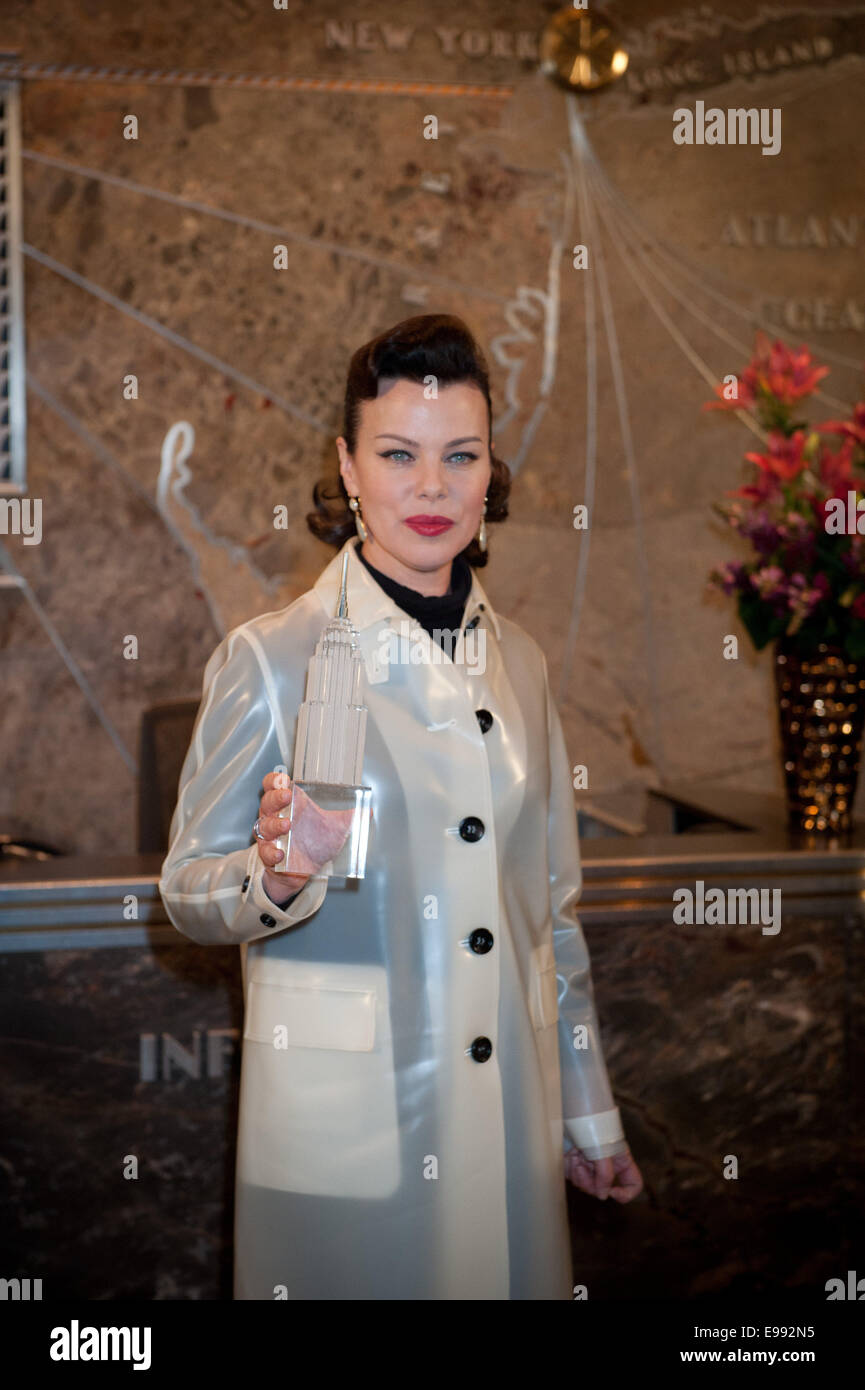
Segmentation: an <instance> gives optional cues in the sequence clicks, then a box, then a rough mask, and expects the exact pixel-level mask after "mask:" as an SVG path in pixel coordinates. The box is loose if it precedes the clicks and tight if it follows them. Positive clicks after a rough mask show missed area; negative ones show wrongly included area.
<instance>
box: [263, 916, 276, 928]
mask: <svg viewBox="0 0 865 1390" xmlns="http://www.w3.org/2000/svg"><path fill="white" fill-rule="evenodd" d="M259 921H260V922H261V925H262V926H263V927H275V926H276V918H275V917H271V915H270V913H269V912H263V913H262V914H261V917H260V918H259Z"/></svg>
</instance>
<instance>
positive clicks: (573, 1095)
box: [544, 661, 628, 1158]
mask: <svg viewBox="0 0 865 1390" xmlns="http://www.w3.org/2000/svg"><path fill="white" fill-rule="evenodd" d="M544 680H545V684H546V700H547V730H548V735H549V758H550V807H549V828H548V844H549V868H550V900H551V910H552V919H553V951H554V954H555V959H556V983H557V987H558V998H559V1025H558V1026H559V1056H560V1061H561V1074H562V1115H563V1118H564V1127H565V1136H566V1138H567V1139H569V1140H570V1141H571V1142H572V1143H573V1145H574V1146H575V1147H576V1148H578V1149H581V1150H582V1152H583V1153H584V1154H585V1155H586V1157H587V1158H603V1157H605V1156H607V1155H608V1154H615V1153H623V1152H624V1151H625V1150H626V1149H627V1147H628V1144H627V1140H626V1139H625V1135H624V1130H623V1128H622V1121H621V1116H620V1114H619V1111H618V1108H617V1106H616V1104H615V1101H614V1099H613V1093H612V1089H611V1087H610V1079H609V1076H608V1075H607V1067H606V1063H605V1061H604V1053H603V1048H602V1045H601V1035H600V1028H599V1025H598V1016H597V1012H596V1010H595V1000H594V991H593V988H592V970H591V961H590V959H589V950H588V946H587V945H586V940H585V937H584V935H583V929H582V927H581V926H580V923H579V920H578V919H577V918H576V917H575V916H574V913H573V909H574V907H575V905H576V903H577V901H578V900H579V897H580V893H581V892H582V887H583V873H582V865H581V860H580V846H579V838H578V834H577V816H576V809H575V807H574V793H573V783H572V781H571V770H570V763H569V761H568V754H567V749H566V747H565V739H564V734H563V732H562V723H561V719H560V717H559V712H558V710H557V709H556V705H555V702H554V700H553V697H552V694H551V692H550V682H549V674H548V672H547V667H546V661H545V662H544ZM566 1147H570V1146H569V1145H566Z"/></svg>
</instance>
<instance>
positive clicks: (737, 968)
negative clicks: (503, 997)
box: [0, 789, 865, 1301]
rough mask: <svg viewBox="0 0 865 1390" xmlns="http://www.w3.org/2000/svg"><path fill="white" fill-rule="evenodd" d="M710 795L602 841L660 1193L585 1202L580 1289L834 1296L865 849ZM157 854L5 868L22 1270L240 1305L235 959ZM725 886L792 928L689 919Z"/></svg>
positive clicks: (852, 1139)
mask: <svg viewBox="0 0 865 1390" xmlns="http://www.w3.org/2000/svg"><path fill="white" fill-rule="evenodd" d="M689 797H690V794H689V793H688V792H687V790H682V791H680V792H677V791H675V790H674V789H668V790H667V791H666V792H665V793H664V795H663V797H659V798H658V805H657V807H656V808H655V810H656V811H657V816H656V821H655V823H656V825H660V826H661V828H663V826H664V820H665V818H666V822H667V833H651V834H644V835H641V836H638V837H634V836H629V835H624V834H619V835H599V834H597V833H591V834H590V833H585V834H584V836H583V838H582V857H583V873H584V888H583V895H582V898H581V902H580V906H579V917H580V921H581V922H582V925H583V928H584V930H585V932H586V936H587V939H588V941H589V945H590V948H591V952H592V960H593V974H594V980H595V992H596V997H597V1001H598V1008H599V1013H600V1017H601V1023H602V1028H603V1035H604V1042H605V1048H606V1056H607V1062H608V1066H609V1070H610V1073H611V1077H612V1080H613V1085H614V1089H615V1091H616V1096H617V1100H618V1103H619V1105H620V1107H621V1110H622V1113H623V1117H624V1121H625V1127H626V1131H627V1134H628V1138H629V1140H630V1144H631V1148H632V1150H633V1152H634V1154H635V1156H636V1158H637V1160H638V1162H639V1164H640V1166H641V1169H642V1171H643V1174H644V1177H645V1180H646V1193H645V1194H644V1195H643V1196H642V1197H641V1198H640V1199H639V1200H638V1201H637V1202H634V1203H631V1204H630V1205H629V1206H627V1207H623V1208H619V1207H618V1206H616V1205H614V1204H613V1203H610V1202H606V1203H599V1202H597V1201H594V1200H593V1199H591V1198H589V1197H587V1196H585V1195H584V1194H582V1193H579V1192H577V1191H576V1190H574V1189H569V1203H570V1211H571V1217H572V1229H573V1247H574V1273H575V1281H576V1282H579V1283H584V1284H587V1285H588V1288H589V1296H590V1297H594V1298H611V1299H630V1298H641V1297H648V1296H654V1297H676V1298H679V1297H682V1298H689V1299H699V1298H701V1297H704V1296H710V1295H718V1294H729V1295H735V1294H748V1295H752V1294H758V1295H759V1294H763V1293H765V1294H773V1293H783V1294H784V1297H785V1298H788V1297H792V1298H794V1299H798V1298H802V1299H803V1300H805V1301H807V1300H808V1299H813V1298H815V1297H818V1298H820V1299H821V1301H822V1299H823V1298H825V1295H824V1294H823V1293H822V1286H823V1284H824V1283H825V1281H826V1279H829V1278H833V1277H839V1276H842V1277H843V1276H845V1272H846V1270H847V1269H848V1268H856V1267H857V1266H856V1260H857V1259H858V1260H860V1263H861V1251H862V1249H863V1234H865V1232H863V1225H865V1221H863V1210H865V1200H863V1198H865V1192H863V1185H865V1184H863V1176H862V1174H863V1164H862V1158H863V1153H862V1150H863V1124H862V1118H861V1106H860V1104H859V1103H858V1102H857V1101H856V1099H855V1098H856V1097H857V1095H858V1096H860V1097H861V1094H862V1079H863V1076H862V1071H863V1047H862V1042H863V1026H865V1025H863V1007H862V1002H863V1001H862V994H863V963H865V933H863V888H865V837H863V836H862V835H861V833H858V832H857V834H856V835H854V836H853V838H852V842H851V843H850V844H849V845H848V846H846V847H843V848H811V849H808V848H804V849H803V848H801V847H794V846H793V845H791V843H790V842H789V839H788V837H787V836H786V832H785V830H784V828H783V823H782V817H776V818H775V820H773V819H772V817H771V816H766V815H763V816H762V817H761V819H762V825H761V827H760V828H758V829H755V828H751V829H747V828H742V825H741V824H740V825H738V826H737V828H735V829H727V830H719V829H718V826H719V825H720V824H722V823H723V817H722V816H721V813H720V812H719V811H718V806H717V804H716V805H715V807H714V810H713V809H712V807H711V806H710V804H709V803H710V802H711V798H710V797H706V796H704V797H703V799H702V802H701V801H700V798H697V800H696V803H694V804H692V802H691V800H690V799H689ZM722 799H723V796H722ZM738 804H739V803H738V802H737V805H738ZM701 806H702V810H701ZM707 808H708V809H707ZM677 817H679V824H681V823H682V822H684V823H686V824H687V826H688V831H689V833H675V825H676V821H677ZM689 817H690V819H689ZM732 823H733V822H732V820H728V821H727V824H728V825H730V824H732ZM598 824H599V823H598V822H596V823H595V824H594V827H593V828H594V830H595V831H596V830H597V826H598ZM161 859H162V856H161V855H138V856H129V857H120V858H116V859H107V860H106V859H104V858H99V859H90V858H54V859H47V860H44V861H21V862H7V863H5V864H3V863H2V861H0V956H2V976H0V995H2V1000H0V1007H2V1014H3V1018H4V1021H5V1026H4V1029H3V1035H4V1043H3V1052H4V1059H3V1060H4V1086H3V1099H2V1106H3V1110H4V1115H3V1124H2V1130H3V1133H4V1135H5V1139H4V1145H3V1154H4V1165H3V1171H2V1182H3V1185H4V1188H5V1192H4V1201H3V1211H4V1216H3V1229H2V1257H0V1264H2V1268H0V1275H3V1276H4V1277H7V1278H11V1277H14V1276H16V1275H17V1276H18V1277H20V1278H22V1279H24V1278H28V1277H29V1278H31V1279H42V1297H43V1298H44V1299H60V1298H86V1299H97V1300H112V1299H119V1298H132V1299H141V1300H152V1299H229V1298H230V1297H231V1224H232V1195H233V1178H234V1174H233V1163H234V1147H233V1146H234V1134H235V1125H236V1112H237V1084H238V1075H239V1047H240V1037H241V1032H242V998H241V983H240V960H239V952H238V950H237V948H236V947H204V946H201V945H199V944H197V943H194V942H192V941H189V940H187V939H186V938H185V937H183V936H181V935H180V934H179V933H178V932H177V931H176V930H175V929H174V927H173V926H172V925H171V924H170V922H169V921H168V919H167V917H166V915H165V912H164V909H163V906H162V903H161V899H160V896H159V890H158V876H159V871H160V867H161ZM698 884H702V885H703V887H702V889H698V888H697V886H696V885H698ZM712 888H720V889H722V890H723V894H724V900H725V902H727V903H729V902H737V903H740V904H744V903H746V902H747V901H750V902H751V903H754V902H757V903H758V904H759V902H760V900H761V899H760V896H759V895H760V894H761V893H763V894H764V895H766V896H764V897H763V899H762V901H763V902H764V903H766V904H768V905H771V904H772V903H773V902H775V903H776V904H780V909H781V911H780V917H779V919H778V921H777V925H778V929H777V930H773V922H772V919H771V918H770V917H769V916H767V917H766V919H765V920H762V921H761V920H759V918H757V919H754V920H750V921H749V920H742V917H741V915H740V917H739V919H738V920H736V921H733V922H731V921H730V920H729V919H727V920H725V921H724V922H722V923H719V922H717V921H715V922H711V921H709V920H698V917H694V918H693V919H692V920H691V921H690V922H688V921H680V922H677V921H676V920H674V907H675V904H676V903H677V902H679V903H681V902H682V901H683V897H686V896H687V895H686V894H685V895H683V892H682V890H687V892H689V893H691V894H692V901H693V902H694V904H695V905H696V904H697V902H698V901H699V900H702V901H703V903H704V905H705V902H706V900H707V895H708V893H709V890H711V889H712ZM748 889H756V890H757V894H756V895H755V894H752V895H751V897H750V899H748V898H747V897H742V896H739V897H737V898H732V899H731V898H730V896H729V894H730V890H748ZM775 891H778V892H780V898H773V893H774V892H775ZM700 893H702V899H700V898H699V894H700ZM675 895H678V897H677V896H675ZM703 917H704V919H705V917H706V914H705V912H704V914H703ZM767 927H768V930H767V929H766V928H767ZM731 1159H732V1160H735V1164H733V1163H731ZM733 1166H735V1168H736V1169H737V1173H738V1176H736V1177H735V1178H731V1177H730V1176H729V1171H730V1169H731V1167H733ZM725 1173H726V1174H727V1175H726V1176H725Z"/></svg>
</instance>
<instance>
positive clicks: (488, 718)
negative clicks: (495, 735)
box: [475, 709, 493, 734]
mask: <svg viewBox="0 0 865 1390" xmlns="http://www.w3.org/2000/svg"><path fill="white" fill-rule="evenodd" d="M475 714H476V715H477V717H478V723H479V724H480V726H481V733H482V734H485V733H486V732H487V729H491V728H492V726H493V717H492V715H491V714H490V712H489V710H488V709H476V710H475Z"/></svg>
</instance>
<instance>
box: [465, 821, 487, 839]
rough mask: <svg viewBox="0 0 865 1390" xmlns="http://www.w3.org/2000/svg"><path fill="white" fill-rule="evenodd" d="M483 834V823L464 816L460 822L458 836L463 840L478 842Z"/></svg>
mask: <svg viewBox="0 0 865 1390" xmlns="http://www.w3.org/2000/svg"><path fill="white" fill-rule="evenodd" d="M483 833H484V823H483V821H482V820H480V819H479V818H478V817H477V816H465V817H464V819H463V820H461V821H460V835H462V837H463V839H464V840H480V839H482V838H483Z"/></svg>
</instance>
